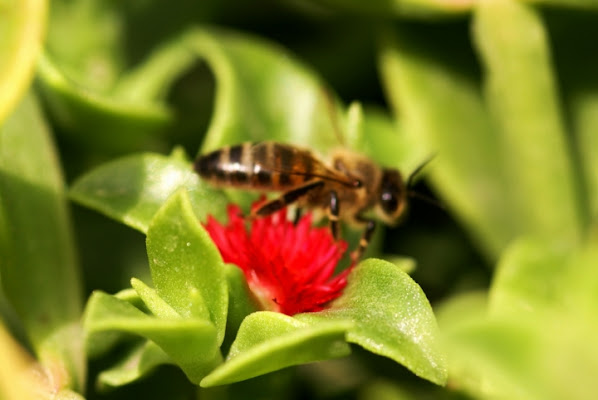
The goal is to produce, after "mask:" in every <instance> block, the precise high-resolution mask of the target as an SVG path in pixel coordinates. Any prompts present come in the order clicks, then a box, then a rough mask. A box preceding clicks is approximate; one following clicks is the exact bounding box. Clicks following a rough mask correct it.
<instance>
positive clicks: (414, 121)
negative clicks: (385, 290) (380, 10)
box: [379, 27, 533, 259]
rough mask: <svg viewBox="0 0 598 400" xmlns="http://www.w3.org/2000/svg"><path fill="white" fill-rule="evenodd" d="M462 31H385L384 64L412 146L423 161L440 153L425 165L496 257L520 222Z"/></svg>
mask: <svg viewBox="0 0 598 400" xmlns="http://www.w3.org/2000/svg"><path fill="white" fill-rule="evenodd" d="M460 34H461V32H460V31H455V30H450V29H447V28H446V27H445V28H441V29H426V30H425V31H424V30H422V29H419V30H418V29H416V28H407V27H404V28H400V29H395V30H393V31H387V32H385V33H384V35H383V36H382V40H381V47H380V53H379V54H380V56H379V65H380V71H381V75H382V79H383V84H384V87H385V89H386V92H387V94H388V96H389V100H390V103H391V105H392V107H393V111H394V113H395V115H396V116H397V117H398V118H400V122H401V131H402V132H404V133H405V134H406V135H409V141H410V142H411V143H412V145H411V147H410V148H411V149H414V151H417V152H418V154H419V155H420V157H421V158H420V160H424V159H425V158H427V157H429V156H431V155H435V158H434V159H433V161H432V162H431V163H430V165H429V166H426V169H425V171H426V173H427V175H428V176H429V178H430V180H431V182H432V184H433V185H434V188H435V189H436V190H437V191H438V192H439V194H440V195H441V196H442V199H443V202H444V203H446V205H447V206H448V207H449V208H450V209H451V211H453V212H454V214H456V216H457V217H458V218H459V219H460V220H461V221H462V223H463V224H464V225H465V226H466V227H467V228H468V229H469V230H470V231H471V233H472V238H473V239H474V240H475V241H476V242H477V244H478V245H480V246H481V247H482V248H483V250H485V252H486V254H487V255H488V256H490V258H491V259H492V258H498V254H500V251H501V249H502V248H504V247H505V246H506V245H507V243H508V242H509V240H511V239H512V238H513V237H514V235H515V234H516V230H515V221H514V220H513V218H512V215H511V208H512V207H511V205H510V204H509V201H510V199H509V198H508V196H505V194H507V193H508V192H507V191H506V187H507V186H506V179H505V177H504V174H503V171H502V165H501V163H502V160H501V157H500V153H499V152H497V148H498V144H499V143H498V141H497V138H496V135H495V132H494V130H493V127H492V124H491V121H490V118H489V115H488V113H487V111H486V109H485V105H484V102H483V99H482V94H481V89H480V88H479V84H478V82H477V79H476V71H475V70H474V69H473V68H471V65H474V63H475V58H474V56H473V54H470V52H469V51H470V50H469V49H467V48H465V49H464V48H463V45H462V43H463V39H465V36H464V35H460ZM464 144H467V145H464ZM420 162H421V161H420ZM532 197H533V196H532Z"/></svg>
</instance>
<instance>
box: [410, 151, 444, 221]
mask: <svg viewBox="0 0 598 400" xmlns="http://www.w3.org/2000/svg"><path fill="white" fill-rule="evenodd" d="M434 157H436V155H435V154H434V155H431V156H430V157H428V158H427V159H426V160H425V161H424V162H423V163H421V164H420V165H418V166H417V168H415V169H414V170H413V172H411V174H410V175H409V177H408V178H407V196H409V197H411V198H414V199H419V200H422V201H424V202H426V203H428V204H431V205H433V206H436V207H438V208H440V209H441V210H446V208H445V207H444V205H443V204H441V203H440V202H439V201H438V200H436V199H433V198H432V197H430V196H426V195H425V194H422V193H419V192H416V191H415V190H413V183H414V181H415V177H416V176H417V174H419V173H420V172H421V171H422V169H424V167H425V166H426V165H428V164H429V163H430V161H432V160H433V159H434Z"/></svg>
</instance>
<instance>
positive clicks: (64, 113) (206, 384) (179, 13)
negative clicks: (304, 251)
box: [0, 0, 598, 400]
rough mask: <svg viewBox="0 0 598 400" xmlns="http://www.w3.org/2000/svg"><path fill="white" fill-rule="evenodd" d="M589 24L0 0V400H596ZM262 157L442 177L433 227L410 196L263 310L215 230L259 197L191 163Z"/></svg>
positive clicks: (323, 5)
mask: <svg viewBox="0 0 598 400" xmlns="http://www.w3.org/2000/svg"><path fill="white" fill-rule="evenodd" d="M597 4H598V3H596V1H593V0H570V1H563V0H536V1H528V2H526V1H524V0H486V1H481V0H478V1H476V0H471V1H467V0H465V1H456V0H440V1H439V0H387V1H386V0H385V1H370V2H363V1H354V0H324V1H315V0H312V1H308V2H297V1H291V2H269V1H267V0H259V1H258V2H257V3H256V4H253V3H252V4H245V3H243V2H240V3H239V2H235V3H232V2H228V1H217V0H209V1H204V2H194V1H191V0H187V1H182V2H179V3H177V4H175V5H172V6H170V5H169V7H164V5H163V4H162V3H161V2H157V1H145V2H133V3H130V2H102V1H98V0H82V1H77V2H72V1H66V0H56V1H54V2H52V3H51V5H50V10H49V11H50V12H49V13H47V10H46V8H47V5H46V2H44V1H41V0H23V1H16V2H15V1H10V0H9V1H2V0H0V61H1V62H0V284H1V287H2V292H1V293H0V316H1V317H2V321H3V323H2V324H1V326H0V348H1V349H2V351H1V353H2V354H3V355H4V356H5V358H6V360H4V361H3V363H2V366H0V397H2V398H7V399H17V398H18V399H21V398H28V396H29V397H30V394H31V393H30V390H29V388H35V392H36V394H37V393H42V394H43V396H45V397H48V398H49V397H51V396H54V397H55V398H59V399H69V398H73V399H77V398H82V397H83V396H84V395H86V393H85V392H84V388H85V387H88V388H89V392H88V393H87V394H88V395H89V397H90V398H95V397H97V393H96V391H98V390H103V389H106V388H113V389H116V390H115V391H113V392H110V393H109V392H106V393H103V394H102V396H105V398H112V395H114V396H115V397H118V398H121V397H127V396H130V397H133V398H137V397H144V398H156V397H159V394H158V392H157V391H154V392H152V391H151V389H147V390H148V391H149V392H150V393H149V394H148V393H143V394H140V393H142V390H144V388H151V387H152V386H151V385H155V387H166V388H167V389H166V390H167V392H168V397H169V398H190V397H193V396H196V395H200V396H201V397H202V398H204V397H205V398H218V399H226V398H240V396H242V397H243V398H252V397H260V398H281V397H284V398H289V396H290V395H291V394H293V393H297V394H296V398H307V397H314V398H341V397H342V398H345V397H348V398H359V399H361V398H363V399H366V398H388V399H404V398H405V399H407V398H423V397H425V398H439V399H449V398H462V397H463V396H467V397H468V398H478V399H543V400H544V399H555V400H557V399H564V398H567V399H592V398H594V397H595V393H596V392H598V386H597V385H596V383H595V376H596V375H597V374H598V346H597V345H596V340H595V334H594V332H595V331H596V329H597V328H598V318H597V317H596V315H598V295H597V293H598V270H597V269H596V265H598V219H597V218H598V164H597V163H598V161H597V160H598V135H596V132H597V126H598V101H597V99H598V78H597V76H598V75H596V70H597V69H596V66H597V65H598V56H596V54H598V53H597V52H596V45H595V43H594V42H595V41H594V40H593V38H595V37H596V34H597V31H596V26H598V25H597V24H596V22H597V21H598V15H597V14H595V11H596V8H597V7H596V6H597ZM545 5H549V6H550V7H545ZM263 10H268V13H265V12H264V11H263ZM588 10H589V11H591V12H588ZM46 14H48V15H46ZM217 25H220V26H217ZM46 26H47V38H46V40H45V42H44V43H43V46H41V45H40V43H42V37H43V35H44V31H45V28H46ZM274 27H278V28H277V29H275V28H274ZM275 42H277V43H275ZM42 47H43V48H42ZM36 66H37V69H36ZM376 68H377V73H378V75H379V76H376ZM34 75H35V79H34V81H35V82H34V84H33V85H32V84H31V80H32V78H33V76H34ZM377 85H381V86H382V87H381V88H378V86H377ZM382 92H384V95H385V96H386V99H387V101H388V104H389V106H390V110H391V112H387V111H386V109H385V105H384V100H382ZM38 98H39V99H40V100H42V102H43V103H42V104H43V106H44V108H43V109H41V108H40V107H39V106H38V102H37V101H38ZM341 98H342V99H343V100H348V101H352V103H350V104H349V105H348V106H345V104H344V102H343V100H341ZM370 103H375V104H373V105H372V104H370ZM53 133H55V134H56V135H57V140H56V143H58V151H57V150H56V148H55V145H54V140H53V139H52V137H51V135H52V134H53ZM260 140H275V141H281V142H288V143H293V144H296V145H300V146H303V147H307V148H310V149H312V150H313V151H314V153H315V154H317V155H318V156H322V157H323V158H324V157H325V156H326V155H327V154H328V153H329V152H330V151H331V150H332V149H333V148H335V147H338V146H339V145H342V146H345V147H347V148H350V149H352V150H355V151H357V152H359V153H362V154H364V155H365V156H368V157H370V158H372V159H373V160H375V161H376V162H378V163H379V164H380V165H382V166H385V167H391V168H398V169H399V170H400V171H401V172H402V174H403V176H404V177H406V176H408V175H409V173H410V171H413V170H414V169H415V168H416V167H417V166H418V165H420V164H421V163H422V161H423V160H425V159H428V158H430V157H432V161H431V163H430V164H429V165H428V166H426V168H425V169H424V171H423V173H422V175H424V177H425V178H426V183H427V184H428V185H429V187H430V189H431V190H432V192H433V193H434V194H435V195H437V196H438V197H439V200H440V202H441V203H442V204H443V205H445V206H446V208H447V215H448V216H447V215H444V216H442V217H438V218H437V219H438V221H436V220H435V221H432V222H430V221H429V218H428V217H427V216H426V215H424V214H426V211H424V212H421V211H418V210H421V209H422V208H420V207H423V206H420V205H419V204H420V203H417V200H416V199H413V201H412V202H411V203H412V206H413V207H412V208H413V210H412V211H413V216H412V219H415V218H419V219H418V220H416V221H414V224H415V225H413V226H412V225H410V223H411V221H408V223H407V225H406V227H398V228H396V230H390V231H386V233H387V237H386V240H385V239H384V233H385V230H384V229H383V228H381V227H379V228H378V232H377V235H376V236H375V237H374V238H373V241H372V242H373V243H372V246H370V248H369V249H368V253H367V255H368V256H370V255H371V256H372V257H376V258H367V259H365V260H363V261H362V262H360V263H359V264H358V265H356V266H355V267H354V269H352V270H351V272H350V274H349V275H348V278H347V279H348V285H347V286H346V288H345V289H344V291H343V293H342V295H341V296H340V297H339V298H337V299H336V300H335V301H333V302H332V303H330V304H328V305H327V307H326V308H325V309H324V310H322V311H319V312H313V313H305V314H298V315H294V316H287V315H283V314H280V313H275V312H272V311H263V310H260V307H259V303H258V302H257V301H256V300H255V296H254V294H253V293H252V292H251V290H250V287H249V286H248V283H247V280H246V279H245V276H244V274H243V273H242V271H241V270H240V269H239V268H238V267H237V266H235V265H232V264H225V263H224V262H223V260H222V258H221V256H220V254H219V251H218V249H217V248H216V246H215V244H214V243H213V242H212V240H211V238H210V236H209V235H208V233H207V232H206V231H205V229H204V228H203V226H202V223H205V221H206V220H207V218H208V216H209V215H211V216H213V217H214V218H216V219H217V220H219V221H222V222H224V221H225V219H226V214H227V213H226V207H227V205H228V204H229V203H238V204H240V205H241V206H242V208H243V210H247V209H248V207H249V205H250V203H251V200H252V199H254V198H255V197H254V196H253V195H247V194H246V193H244V192H240V191H238V190H234V189H223V188H217V187H213V186H210V185H209V184H207V183H206V182H203V181H202V180H201V179H200V178H199V177H198V175H197V174H196V173H195V172H194V171H193V168H192V162H191V160H190V158H189V156H188V155H191V156H195V155H196V154H201V153H203V152H206V151H209V150H214V149H217V148H219V147H221V146H224V145H228V144H233V143H239V142H243V141H260ZM173 148H174V150H173ZM61 168H65V172H66V174H65V175H66V176H67V179H66V182H65V179H64V178H63V176H62V171H61ZM73 178H74V179H73ZM71 181H72V182H71ZM420 188H422V186H421V185H418V186H416V187H415V188H409V190H410V193H411V194H413V191H418V192H419V191H420ZM69 199H70V200H72V202H73V203H74V204H76V206H75V208H74V216H75V218H71V216H70V210H69V209H68V200H69ZM410 200H411V199H410ZM80 206H82V208H81V207H80ZM341 207H342V204H341ZM83 208H85V209H91V210H93V211H96V212H99V214H101V215H94V214H93V213H90V212H88V211H84V210H83ZM424 210H428V211H429V210H430V209H424ZM429 212H430V213H431V211H429ZM105 217H108V218H105ZM453 218H454V219H453ZM108 220H111V221H112V222H107V221H108ZM72 225H73V226H72ZM456 226H460V227H462V228H463V229H464V230H465V232H466V235H465V236H466V238H465V239H459V238H460V237H461V236H464V235H460V234H459V231H458V230H457V229H458V228H456ZM73 227H74V229H73ZM129 228H133V230H135V231H137V232H134V234H136V235H137V236H132V238H133V239H135V238H136V239H138V240H139V241H141V240H143V237H144V236H145V250H146V252H143V253H142V254H137V253H135V251H134V249H135V248H137V247H142V246H143V243H141V242H140V243H137V245H136V244H135V243H133V242H131V243H117V242H118V241H119V240H120V238H121V237H122V235H121V233H120V232H122V230H123V229H124V230H127V229H129ZM342 231H343V237H346V238H349V239H350V242H356V240H357V239H355V240H354V239H352V238H353V237H355V238H358V237H359V235H360V234H361V232H352V231H350V228H349V227H343V230H342ZM90 232H93V235H91V234H90ZM447 232H448V233H447ZM455 232H456V233H455ZM133 239H132V240H133ZM403 243H407V245H405V246H406V247H404V246H403ZM411 244H414V248H413V249H411V247H409V246H411ZM122 248H126V249H127V252H125V251H114V252H113V250H112V249H122ZM420 249H423V250H420ZM447 249H450V251H449V250H447ZM92 250H95V252H94V251H92ZM128 250H130V252H129V251H128ZM88 252H89V254H100V258H101V259H100V260H99V262H98V264H93V265H94V266H92V265H88V263H89V259H88V258H87V257H88ZM398 252H407V253H408V254H406V255H405V256H404V255H397V254H396V253H398ZM418 252H419V253H418ZM473 252H479V254H480V255H481V257H478V258H475V259H473V261H472V258H471V257H467V256H465V255H464V254H471V253H473ZM77 253H80V255H81V256H80V257H79V258H80V259H81V260H82V262H79V261H78V257H77ZM146 253H147V254H146ZM108 255H110V256H111V257H107V256H108ZM104 257H106V258H105V259H104ZM381 257H383V258H385V260H383V259H381ZM106 260H109V261H106ZM138 260H141V261H138ZM426 260H428V261H427V262H425V261H426ZM416 263H418V265H417V268H415V264H416ZM451 263H455V264H459V268H457V267H454V266H450V265H449V264H451ZM484 263H486V264H487V265H486V267H487V268H486V269H484V270H483V271H484V272H482V273H480V270H482V269H483V268H480V267H479V265H478V264H484ZM112 264H114V265H112ZM91 268H103V269H102V273H103V271H104V269H105V271H106V273H105V275H109V274H110V273H109V272H108V271H114V270H119V271H120V270H122V271H126V272H123V274H125V275H126V276H127V278H126V279H127V280H128V279H130V282H131V287H129V288H120V289H122V290H121V291H120V292H118V293H116V294H113V295H112V294H108V293H106V292H105V291H104V290H105V288H104V287H102V284H101V283H98V282H95V281H94V280H92V278H91V276H93V275H94V272H93V271H92V270H91ZM131 271H132V272H131ZM484 273H486V274H487V275H490V276H489V282H488V283H479V281H476V278H475V277H479V276H480V275H481V274H484ZM95 274H96V275H97V272H96V273H95ZM409 274H412V275H413V276H410V275H409ZM436 275H438V276H441V277H443V276H444V277H449V276H450V278H451V281H450V282H441V280H442V278H438V279H437V280H436V282H438V284H437V285H438V286H437V287H435V288H428V287H427V286H426V283H429V282H430V281H432V280H431V279H430V277H431V276H436ZM133 276H135V277H133ZM106 278H107V279H112V277H111V276H107V277H106ZM115 280H116V277H115ZM418 283H420V284H421V287H420V285H419V284H418ZM119 286H120V285H116V286H113V287H117V288H118V287H119ZM468 289H473V290H468ZM111 290H112V289H111ZM117 290H118V289H117ZM84 295H88V296H89V297H88V299H87V305H86V306H85V308H84V307H83V297H84ZM426 295H427V296H426ZM429 299H430V300H432V305H433V306H432V305H431V304H430V300H429ZM81 320H82V321H83V329H82V328H81V326H80V325H81V324H80V321H81ZM437 321H438V323H437ZM5 326H6V328H7V329H6V331H7V332H5V329H4V327H5ZM6 333H9V334H11V335H12V336H14V337H15V338H16V339H17V340H18V343H17V342H15V341H14V340H13V339H12V338H10V337H9V335H7V334H6ZM20 346H22V347H24V348H25V349H27V350H29V351H30V353H31V355H32V356H33V362H34V364H33V367H32V366H31V365H30V364H29V361H28V360H27V358H26V357H25V356H24V351H23V349H21V348H20ZM87 359H90V360H92V359H93V360H96V359H97V360H98V361H97V362H95V361H92V362H91V363H88V360H87ZM332 359H334V362H330V361H327V362H324V363H321V364H317V366H314V364H313V363H314V362H319V361H326V360H332ZM9 365H10V366H13V365H14V368H7V366H9ZM88 365H91V374H90V375H89V377H88V376H87V367H88ZM163 365H170V366H171V367H170V369H169V370H170V371H173V370H174V371H178V373H179V375H180V376H181V379H185V382H187V384H186V386H185V385H184V384H183V385H180V384H178V383H176V384H175V383H170V386H168V384H169V381H168V379H165V378H164V376H166V375H165V371H166V370H167V369H162V368H159V367H160V366H163ZM173 367H174V368H173ZM31 368H35V371H43V373H40V372H36V374H32V373H31V371H28V372H24V371H26V370H27V369H31ZM98 369H99V370H98ZM281 370H284V371H281ZM180 371H182V373H180ZM277 371H278V372H277ZM322 371H325V372H326V373H321V374H320V372H322ZM23 374H25V375H24V376H25V378H23V377H22V376H23ZM316 375H318V376H317V377H316ZM319 375H321V376H319ZM341 375H342V379H341V378H339V376H341ZM32 376H35V377H33V378H32ZM415 376H417V377H418V378H416V377H415ZM335 377H336V378H335ZM420 378H423V379H420ZM86 379H89V380H91V381H92V384H91V385H88V384H86ZM326 379H329V380H334V382H326V384H322V383H321V381H322V380H326ZM343 380H346V381H351V382H352V383H351V384H349V385H345V386H342V384H340V383H339V387H338V388H336V389H335V388H334V387H335V383H336V382H337V381H338V382H341V381H343ZM93 381H95V382H93ZM21 382H25V385H21ZM133 382H135V383H136V385H129V384H131V383H133ZM275 382H276V384H274V383H275ZM430 382H431V383H430ZM94 383H96V384H97V385H96V386H94ZM445 384H446V385H447V387H443V386H444V385H445ZM216 386H219V387H216ZM341 386H342V387H341ZM92 388H93V389H92ZM335 390H336V392H335ZM129 391H130V392H129ZM348 391H351V392H352V393H348ZM128 393H131V394H130V395H129V394H128ZM258 393H259V395H258ZM152 396H153V397H152ZM54 397H53V398H54Z"/></svg>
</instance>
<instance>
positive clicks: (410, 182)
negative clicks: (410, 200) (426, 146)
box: [407, 154, 436, 189]
mask: <svg viewBox="0 0 598 400" xmlns="http://www.w3.org/2000/svg"><path fill="white" fill-rule="evenodd" d="M434 157H436V154H434V155H431V156H430V157H428V158H427V159H426V160H425V161H424V162H423V163H421V164H419V165H418V166H417V168H415V169H414V170H413V172H411V174H409V177H408V178H407V189H411V188H412V187H413V182H414V181H415V177H416V176H417V174H419V173H420V172H421V171H422V169H424V167H425V166H426V165H428V164H429V163H430V161H432V160H433V159H434Z"/></svg>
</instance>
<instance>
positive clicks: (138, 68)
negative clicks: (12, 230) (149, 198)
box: [39, 0, 208, 150]
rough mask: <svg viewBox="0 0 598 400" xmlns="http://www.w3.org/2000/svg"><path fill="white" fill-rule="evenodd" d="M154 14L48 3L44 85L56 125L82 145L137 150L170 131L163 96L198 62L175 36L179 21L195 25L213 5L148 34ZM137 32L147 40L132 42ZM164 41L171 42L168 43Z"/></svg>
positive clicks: (182, 12)
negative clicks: (198, 17)
mask: <svg viewBox="0 0 598 400" xmlns="http://www.w3.org/2000/svg"><path fill="white" fill-rule="evenodd" d="M154 8H156V6H155V5H154V4H153V2H146V3H144V4H137V5H135V6H132V5H130V4H128V3H127V4H125V3H106V2H103V1H97V0H84V1H77V2H70V1H65V0H56V1H53V2H52V3H51V13H50V25H49V31H48V40H47V45H46V52H45V54H44V57H43V59H42V60H41V63H40V66H39V87H40V89H41V91H42V93H43V95H44V98H45V100H47V101H46V103H47V106H48V108H49V110H50V111H51V113H52V115H53V117H54V118H55V120H56V121H57V122H58V123H59V124H60V125H61V127H63V128H66V129H64V130H65V131H66V132H67V133H70V134H71V135H73V136H74V137H75V138H77V139H78V140H80V141H84V142H87V143H89V144H90V145H93V146H95V147H98V146H99V147H104V148H108V149H117V150H127V149H134V148H137V149H138V148H139V145H140V143H143V141H144V140H145V141H146V142H147V141H148V140H152V139H154V138H155V136H156V134H158V133H163V132H164V130H165V128H168V127H170V126H171V123H172V122H173V114H172V112H171V110H170V109H169V108H168V107H167V105H166V103H165V97H166V95H167V93H168V89H169V88H170V86H171V85H172V84H173V82H174V81H175V80H176V79H177V78H179V77H180V76H181V75H182V74H183V73H184V72H186V71H187V69H188V68H189V67H190V66H191V64H192V63H193V62H194V61H195V58H194V57H193V54H192V53H191V52H189V49H188V48H187V47H186V46H185V43H184V41H182V40H181V37H180V35H177V33H178V31H179V30H180V29H181V26H182V25H178V24H177V22H178V21H176V20H177V19H184V20H187V21H188V22H190V21H194V23H197V21H198V20H197V19H194V17H197V16H198V14H201V10H204V9H207V8H208V7H206V6H204V7H197V6H195V7H192V8H193V9H192V10H187V9H188V8H190V7H189V6H188V5H186V4H185V5H183V6H180V5H179V6H175V7H172V8H171V9H169V13H168V18H167V19H166V20H164V21H163V22H164V23H163V24H162V25H160V29H156V30H150V31H149V32H148V31H147V29H146V23H147V17H148V14H147V13H148V12H152V9H154ZM196 10H199V13H198V12H197V11H196ZM187 11H190V12H187ZM153 12H154V13H155V12H156V10H153ZM162 12H163V11H162ZM177 14H179V15H177ZM158 15H159V17H163V15H160V14H156V15H155V16H158ZM181 16H182V18H180V17H181ZM137 21H143V23H136V22H137ZM139 32H143V33H142V34H141V35H142V37H143V39H141V40H135V39H136V38H137V36H139ZM157 32H161V33H162V34H161V35H160V34H158V35H156V33H157ZM165 37H172V38H173V39H172V40H171V41H169V42H164V40H163V39H164V38H165ZM159 41H161V42H159ZM134 42H135V43H134ZM150 49H151V51H150Z"/></svg>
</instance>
